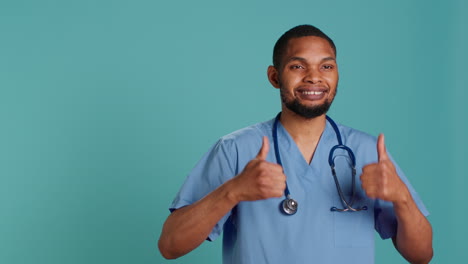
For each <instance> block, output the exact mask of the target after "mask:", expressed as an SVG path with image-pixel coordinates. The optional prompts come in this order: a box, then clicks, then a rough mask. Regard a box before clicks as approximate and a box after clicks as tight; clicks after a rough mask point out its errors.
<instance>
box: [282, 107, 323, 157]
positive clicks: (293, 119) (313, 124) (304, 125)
mask: <svg viewBox="0 0 468 264" xmlns="http://www.w3.org/2000/svg"><path fill="white" fill-rule="evenodd" d="M280 121H281V124H282V125H283V127H284V128H285V129H286V131H288V133H289V135H291V137H292V138H293V140H294V142H296V145H297V147H298V148H299V150H300V151H301V153H302V155H303V157H304V159H305V161H306V162H307V163H309V164H310V163H311V162H312V158H313V156H314V153H315V149H316V147H317V144H318V142H319V140H320V137H321V136H322V133H323V131H324V130H325V126H326V122H327V121H326V116H325V114H323V115H321V116H318V117H315V118H304V117H302V116H299V115H297V114H296V113H294V112H292V111H291V110H289V109H287V108H286V107H283V111H282V112H281V118H280Z"/></svg>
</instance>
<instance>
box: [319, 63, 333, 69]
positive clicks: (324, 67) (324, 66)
mask: <svg viewBox="0 0 468 264" xmlns="http://www.w3.org/2000/svg"><path fill="white" fill-rule="evenodd" d="M334 68H335V66H334V65H330V64H325V65H323V66H322V69H324V70H333V69H334Z"/></svg>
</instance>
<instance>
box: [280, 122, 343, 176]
mask: <svg viewBox="0 0 468 264" xmlns="http://www.w3.org/2000/svg"><path fill="white" fill-rule="evenodd" d="M278 137H279V138H278V144H279V149H280V152H282V153H281V154H280V155H281V156H282V157H285V155H288V156H289V157H291V156H292V157H294V158H296V160H300V161H299V162H298V161H296V162H295V165H299V166H301V167H303V168H304V169H306V168H310V167H320V165H318V164H321V163H322V162H327V160H328V154H327V155H324V153H327V152H326V151H325V150H326V149H331V144H333V140H336V136H335V133H334V131H333V128H332V127H331V125H330V123H329V122H328V121H326V124H325V129H324V130H323V132H322V135H321V136H320V139H319V142H318V143H317V147H316V148H315V151H314V155H313V157H312V160H311V162H310V164H309V163H308V162H307V161H306V160H305V158H304V156H303V155H302V153H301V151H300V150H299V147H298V146H297V144H296V142H295V141H294V139H293V138H292V137H291V135H290V134H289V133H288V131H287V130H286V128H285V127H284V126H283V124H281V122H278ZM298 156H299V157H301V158H298ZM285 158H286V157H285ZM285 158H283V159H285Z"/></svg>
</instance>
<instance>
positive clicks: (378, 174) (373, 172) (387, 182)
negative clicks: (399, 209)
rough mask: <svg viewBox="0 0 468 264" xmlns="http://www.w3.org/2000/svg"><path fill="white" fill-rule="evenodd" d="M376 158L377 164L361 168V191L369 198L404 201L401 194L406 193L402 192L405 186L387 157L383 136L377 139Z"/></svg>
mask: <svg viewBox="0 0 468 264" xmlns="http://www.w3.org/2000/svg"><path fill="white" fill-rule="evenodd" d="M377 157H378V162H377V163H372V164H368V165H366V166H364V167H363V168H362V174H361V183H362V189H363V190H364V191H365V192H366V195H367V196H369V197H370V198H375V199H381V200H386V201H390V202H397V201H399V200H401V199H404V197H403V194H404V193H406V192H402V190H404V189H405V188H406V185H405V184H404V183H403V182H402V181H401V179H400V177H399V176H398V174H397V172H396V169H395V166H394V165H393V162H392V161H391V160H390V157H389V156H388V153H387V149H386V147H385V137H384V135H383V134H380V135H379V137H378V138H377Z"/></svg>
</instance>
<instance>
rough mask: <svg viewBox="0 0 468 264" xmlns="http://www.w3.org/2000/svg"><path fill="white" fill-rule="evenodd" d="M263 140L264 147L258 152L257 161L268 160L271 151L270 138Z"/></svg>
mask: <svg viewBox="0 0 468 264" xmlns="http://www.w3.org/2000/svg"><path fill="white" fill-rule="evenodd" d="M262 140H263V141H262V147H261V148H260V150H259V151H258V154H257V159H259V160H266V159H267V157H268V151H270V141H268V138H267V137H265V136H264V137H263V139H262Z"/></svg>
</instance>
